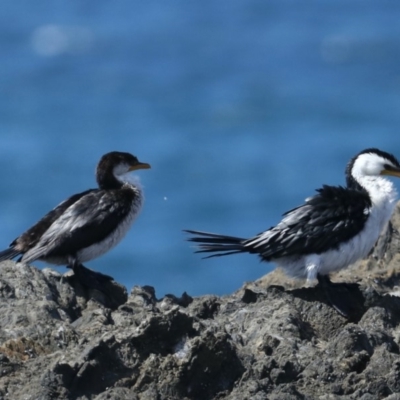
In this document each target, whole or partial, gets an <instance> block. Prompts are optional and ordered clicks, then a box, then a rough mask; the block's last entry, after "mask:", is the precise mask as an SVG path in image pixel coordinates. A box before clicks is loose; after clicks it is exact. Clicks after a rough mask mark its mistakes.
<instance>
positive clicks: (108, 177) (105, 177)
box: [96, 169, 123, 190]
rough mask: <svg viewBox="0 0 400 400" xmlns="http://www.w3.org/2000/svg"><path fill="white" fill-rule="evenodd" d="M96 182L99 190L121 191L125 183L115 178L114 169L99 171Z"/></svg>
mask: <svg viewBox="0 0 400 400" xmlns="http://www.w3.org/2000/svg"><path fill="white" fill-rule="evenodd" d="M96 180H97V184H98V185H99V188H100V189H103V190H111V189H120V188H121V187H122V186H123V182H121V181H120V180H118V179H117V178H116V177H115V175H114V172H113V170H112V169H105V170H103V169H100V170H97V173H96Z"/></svg>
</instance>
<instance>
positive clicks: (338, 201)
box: [243, 186, 372, 260]
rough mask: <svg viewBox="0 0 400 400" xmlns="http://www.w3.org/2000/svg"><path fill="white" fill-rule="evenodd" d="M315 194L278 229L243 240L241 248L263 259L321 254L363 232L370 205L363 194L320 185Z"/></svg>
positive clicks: (282, 222) (287, 215)
mask: <svg viewBox="0 0 400 400" xmlns="http://www.w3.org/2000/svg"><path fill="white" fill-rule="evenodd" d="M317 192H318V194H317V195H315V196H313V197H310V198H308V199H307V200H306V202H305V204H303V205H301V206H300V207H297V208H295V209H293V210H290V211H288V212H287V213H285V214H284V218H283V219H282V221H281V222H280V223H279V224H278V225H277V226H275V227H273V228H271V229H269V230H268V231H265V232H263V233H260V234H259V235H257V236H255V237H253V238H251V239H248V240H247V241H245V242H244V243H243V246H244V248H245V249H246V250H247V251H249V252H252V253H258V254H260V255H261V257H262V258H263V259H265V260H270V259H274V258H280V257H286V256H294V255H305V254H312V253H317V254H320V253H323V252H325V251H327V250H329V249H332V248H338V246H339V245H340V243H342V242H346V241H348V240H349V239H351V238H352V237H354V236H355V235H356V234H357V233H359V232H360V231H361V230H362V229H363V227H364V225H365V223H366V221H367V219H368V216H369V213H370V209H371V205H372V204H371V200H370V198H369V196H368V194H367V192H366V191H361V190H352V189H348V188H343V187H340V186H323V187H322V188H321V189H318V190H317Z"/></svg>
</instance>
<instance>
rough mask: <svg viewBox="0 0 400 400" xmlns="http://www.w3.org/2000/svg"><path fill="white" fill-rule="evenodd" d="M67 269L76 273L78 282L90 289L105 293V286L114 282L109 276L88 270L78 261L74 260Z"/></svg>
mask: <svg viewBox="0 0 400 400" xmlns="http://www.w3.org/2000/svg"><path fill="white" fill-rule="evenodd" d="M67 268H71V269H72V270H73V271H74V275H75V276H76V278H77V279H78V281H79V282H80V283H81V284H82V285H83V286H85V287H87V288H89V289H96V290H100V291H103V289H104V285H105V284H107V283H108V282H110V281H112V280H113V278H112V277H111V276H109V275H105V274H102V273H100V272H95V271H92V270H91V269H89V268H86V267H85V266H84V265H82V264H81V263H79V262H78V261H77V260H76V259H74V260H72V262H70V263H69V265H68V266H67Z"/></svg>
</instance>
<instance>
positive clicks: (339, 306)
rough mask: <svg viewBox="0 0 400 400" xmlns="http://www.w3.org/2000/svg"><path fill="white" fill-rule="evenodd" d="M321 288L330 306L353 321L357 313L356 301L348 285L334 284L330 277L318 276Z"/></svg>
mask: <svg viewBox="0 0 400 400" xmlns="http://www.w3.org/2000/svg"><path fill="white" fill-rule="evenodd" d="M317 280H318V284H319V286H320V287H321V288H322V290H323V291H324V293H325V296H326V298H327V300H328V302H329V303H330V305H331V306H332V307H333V308H334V309H335V310H336V311H337V312H338V313H339V314H340V315H342V316H343V317H345V318H347V319H351V318H352V317H354V314H355V312H356V310H355V305H354V300H355V299H353V297H352V295H351V293H350V291H349V289H348V287H347V285H344V284H340V283H333V282H332V281H331V280H330V279H329V276H328V275H320V274H317Z"/></svg>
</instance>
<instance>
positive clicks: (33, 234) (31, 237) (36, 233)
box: [10, 189, 98, 252]
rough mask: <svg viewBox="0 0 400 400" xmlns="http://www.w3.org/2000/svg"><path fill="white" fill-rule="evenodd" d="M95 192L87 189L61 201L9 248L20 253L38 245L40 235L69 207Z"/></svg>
mask: <svg viewBox="0 0 400 400" xmlns="http://www.w3.org/2000/svg"><path fill="white" fill-rule="evenodd" d="M97 190H98V189H89V190H86V191H84V192H81V193H77V194H74V195H73V196H71V197H69V198H68V199H67V200H65V201H63V202H62V203H60V204H59V205H58V206H56V207H55V208H53V209H52V210H51V211H50V212H48V213H47V214H46V215H45V216H44V217H43V218H42V219H41V220H40V221H39V222H37V223H36V224H35V225H33V226H32V227H31V228H29V229H28V230H27V231H25V232H24V233H23V234H22V235H20V236H19V237H18V238H17V239H15V240H14V241H13V242H12V243H11V245H10V246H11V247H14V246H16V245H17V247H18V249H19V250H21V251H22V252H25V251H28V250H29V249H30V248H32V247H33V246H35V245H36V244H37V243H38V241H39V240H40V238H41V237H42V235H43V234H44V233H45V232H46V231H47V229H49V227H50V226H51V224H53V223H54V221H56V220H57V219H58V218H60V216H61V215H62V214H63V213H64V212H65V210H66V209H67V208H69V207H71V205H73V204H74V203H76V202H77V201H78V200H80V199H81V198H82V197H84V196H86V195H87V194H89V193H91V192H95V191H97Z"/></svg>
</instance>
